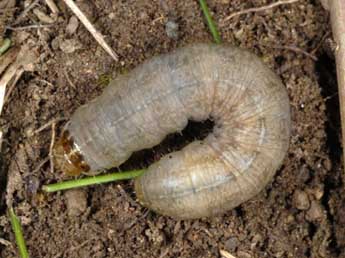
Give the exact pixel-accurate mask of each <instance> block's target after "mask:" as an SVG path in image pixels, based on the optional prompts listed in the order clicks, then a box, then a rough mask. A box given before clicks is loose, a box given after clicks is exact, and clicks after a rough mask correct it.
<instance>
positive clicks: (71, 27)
mask: <svg viewBox="0 0 345 258" xmlns="http://www.w3.org/2000/svg"><path fill="white" fill-rule="evenodd" d="M78 27H79V20H78V18H77V17H76V16H72V17H71V18H70V19H69V21H68V24H67V26H66V34H68V35H72V34H74V33H75V32H76V31H77V29H78Z"/></svg>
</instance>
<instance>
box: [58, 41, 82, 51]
mask: <svg viewBox="0 0 345 258" xmlns="http://www.w3.org/2000/svg"><path fill="white" fill-rule="evenodd" d="M60 49H61V50H62V51H63V52H64V53H66V54H70V53H73V52H74V51H76V50H78V49H81V44H80V42H79V41H78V40H76V39H66V40H63V41H62V42H60Z"/></svg>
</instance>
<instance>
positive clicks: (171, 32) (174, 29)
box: [165, 20, 179, 40]
mask: <svg viewBox="0 0 345 258" xmlns="http://www.w3.org/2000/svg"><path fill="white" fill-rule="evenodd" d="M165 32H166V34H167V35H168V37H169V38H171V39H175V40H177V39H178V36H179V26H178V24H177V23H176V22H174V21H171V20H170V21H168V22H167V23H166V24H165Z"/></svg>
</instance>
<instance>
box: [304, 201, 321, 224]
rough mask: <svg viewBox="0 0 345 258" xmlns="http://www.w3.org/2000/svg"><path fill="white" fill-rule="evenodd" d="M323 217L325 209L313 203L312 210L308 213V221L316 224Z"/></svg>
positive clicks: (315, 202)
mask: <svg viewBox="0 0 345 258" xmlns="http://www.w3.org/2000/svg"><path fill="white" fill-rule="evenodd" d="M322 217H323V208H322V206H321V205H320V204H319V203H318V202H317V201H313V202H312V203H311V205H310V209H309V210H308V211H307V213H306V219H307V220H308V221H310V222H315V221H318V220H320V219H321V218H322Z"/></svg>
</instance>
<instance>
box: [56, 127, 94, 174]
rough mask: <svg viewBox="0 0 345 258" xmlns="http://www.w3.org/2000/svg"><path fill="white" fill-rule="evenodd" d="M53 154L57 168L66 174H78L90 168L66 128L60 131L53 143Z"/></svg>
mask: <svg viewBox="0 0 345 258" xmlns="http://www.w3.org/2000/svg"><path fill="white" fill-rule="evenodd" d="M53 155H54V161H55V164H56V166H57V168H58V169H59V170H61V171H63V172H64V173H65V174H67V175H70V176H78V175H80V174H81V173H83V172H88V171H89V170H90V166H89V165H88V164H87V163H86V162H85V160H84V158H83V156H82V154H81V153H80V151H79V150H78V149H77V148H76V146H75V144H74V142H73V138H72V137H71V136H70V134H69V132H68V131H67V130H65V131H63V132H62V135H61V137H60V139H59V140H58V141H57V142H56V143H55V146H54V151H53Z"/></svg>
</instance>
